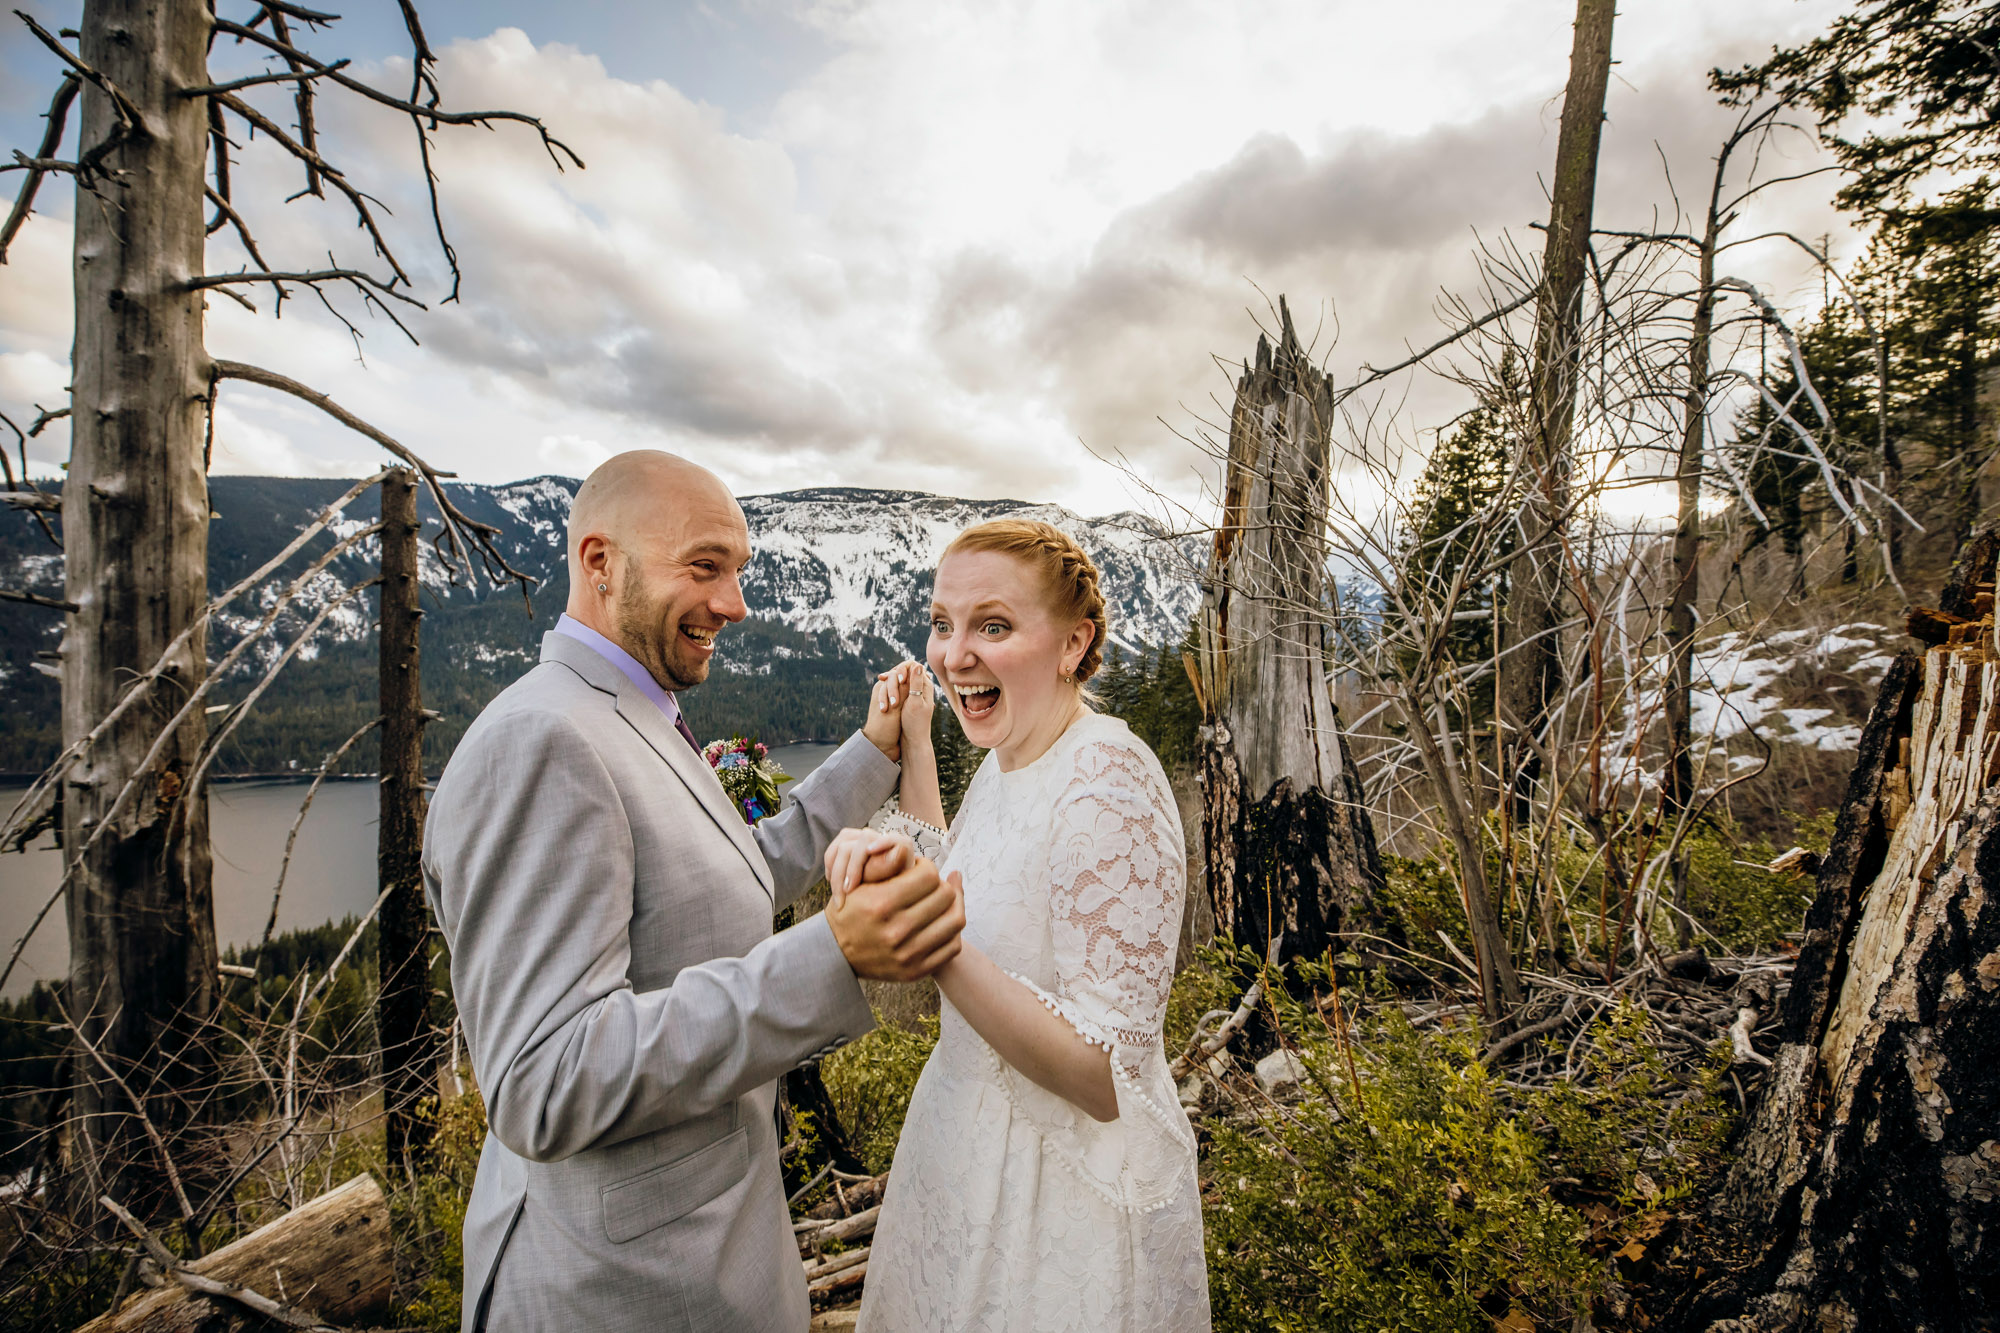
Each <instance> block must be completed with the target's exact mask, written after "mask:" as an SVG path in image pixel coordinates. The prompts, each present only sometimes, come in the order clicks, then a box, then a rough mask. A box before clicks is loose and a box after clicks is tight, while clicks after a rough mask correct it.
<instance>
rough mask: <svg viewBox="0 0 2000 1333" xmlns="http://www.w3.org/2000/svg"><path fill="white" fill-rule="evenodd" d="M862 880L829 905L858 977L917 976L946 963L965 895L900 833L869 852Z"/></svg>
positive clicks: (954, 948)
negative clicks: (887, 842) (881, 847)
mask: <svg viewBox="0 0 2000 1333" xmlns="http://www.w3.org/2000/svg"><path fill="white" fill-rule="evenodd" d="M862 876H863V882H862V883H860V884H858V885H856V886H854V887H852V888H850V889H848V890H847V891H846V892H845V893H841V892H840V891H839V888H838V886H836V889H835V895H836V896H835V900H834V901H832V902H829V903H828V904H827V908H826V918H827V924H828V925H830V926H832V927H833V938H834V941H835V943H837V944H839V945H840V951H841V953H843V954H845V955H846V956H847V964H848V966H849V967H852V968H853V969H854V974H855V975H856V976H859V977H868V978H870V979H872V980H875V981H915V980H917V979H918V978H919V977H927V976H929V975H930V974H931V973H933V972H935V971H936V970H937V969H938V968H940V967H942V966H944V964H945V963H947V962H949V961H950V960H951V959H952V958H953V957H954V956H955V955H956V954H957V953H958V950H959V938H958V936H959V932H960V931H962V930H964V929H965V896H964V894H963V893H962V892H961V891H960V889H959V887H958V885H957V883H956V882H955V881H953V882H949V883H947V882H941V881H940V880H939V879H938V873H937V867H936V866H935V865H933V864H931V862H930V861H928V860H926V859H925V858H923V857H921V856H918V855H917V854H916V851H915V849H914V848H912V847H911V846H910V844H909V843H908V842H907V841H906V840H904V839H901V838H896V839H891V840H890V845H889V846H887V847H885V848H883V849H882V850H880V851H876V852H873V853H871V854H870V855H869V856H868V858H867V861H866V863H865V865H864V866H863V868H862Z"/></svg>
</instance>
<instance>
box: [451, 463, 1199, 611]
mask: <svg viewBox="0 0 2000 1333" xmlns="http://www.w3.org/2000/svg"><path fill="white" fill-rule="evenodd" d="M576 485H577V483H576V482H574V481H571V480H569V479H568V478H564V477H534V478H531V479H529V480H526V481H519V482H514V483H512V484H510V485H506V486H456V485H455V486H453V487H452V488H451V490H452V495H453V498H454V500H455V501H456V502H457V503H458V504H459V505H460V506H461V507H462V508H464V509H465V510H466V512H467V513H468V514H470V515H471V516H472V517H474V518H476V519H479V520H481V521H483V522H488V523H492V524H494V525H495V526H496V527H498V528H499V529H500V535H499V537H498V538H497V540H498V541H499V543H500V545H501V549H502V551H503V552H504V553H505V554H506V555H507V558H508V559H509V560H510V561H511V562H513V563H514V564H515V565H516V566H517V567H519V568H521V569H524V570H526V571H527V572H529V573H532V574H536V575H538V576H542V577H544V578H545V579H547V580H548V581H550V582H552V583H555V584H558V585H559V584H560V583H561V579H562V571H561V564H562V559H563V549H564V540H565V525H566V523H567V521H568V517H569V506H570V501H571V500H572V499H573V498H574V496H575V493H576ZM741 503H742V505H743V516H744V519H745V521H746V522H747V523H748V525H749V528H750V546H751V550H752V551H753V553H754V554H753V558H752V559H751V562H750V567H749V568H748V569H746V570H745V571H744V576H743V593H744V599H745V600H746V601H747V602H748V603H749V605H750V614H751V615H753V616H756V617H759V618H761V619H765V620H771V621H776V622H778V623H780V624H782V625H785V626H787V627H788V628H790V629H794V630H798V631H800V632H801V633H806V634H821V633H830V634H832V635H833V636H834V638H835V639H836V640H838V641H839V643H840V645H841V646H842V647H843V648H844V649H846V650H848V651H859V650H860V649H862V648H863V647H864V645H867V644H869V643H871V642H872V641H874V640H886V641H888V642H891V643H895V644H900V645H903V646H905V647H910V646H913V645H912V639H913V638H914V639H915V641H916V642H918V643H920V642H921V640H922V637H923V627H924V625H925V624H926V623H927V616H926V612H927V610H928V598H929V593H930V579H931V571H932V570H933V569H935V568H936V566H937V561H938V557H939V556H940V555H942V554H943V553H944V548H945V546H946V544H947V543H949V542H950V541H951V539H952V538H953V537H954V536H956V535H957V534H958V533H959V532H960V531H962V530H963V529H965V528H967V527H969V526H971V525H972V524H974V523H979V522H983V521H985V520H986V519H990V518H998V517H1000V516H1002V515H1016V514H1017V515H1020V516H1022V517H1025V518H1035V519H1041V520H1043V521H1045V522H1048V523H1052V524H1054V525H1055V526H1057V527H1059V528H1061V529H1062V530H1063V531H1065V532H1067V533H1069V534H1070V535H1071V536H1073V537H1074V538H1076V540H1077V542H1078V544H1080V545H1081V546H1082V547H1083V548H1084V549H1085V550H1086V551H1088V552H1090V555H1091V558H1092V559H1093V560H1095V561H1097V564H1098V568H1099V570H1100V571H1101V573H1102V576H1103V587H1104V593H1105V599H1106V601H1107V602H1108V603H1109V605H1110V613H1111V614H1110V618H1111V633H1112V637H1113V638H1114V639H1116V640H1119V641H1121V642H1123V643H1125V644H1127V645H1128V646H1136V645H1138V644H1142V643H1144V644H1159V643H1164V642H1169V641H1173V642H1178V641H1179V639H1180V636H1181V635H1182V634H1183V633H1185V632H1186V630H1187V625H1188V621H1189V620H1190V619H1191V618H1192V617H1193V615H1194V611H1195V604H1196V601H1197V599H1198V593H1197V591H1196V589H1195V586H1194V582H1193V578H1192V571H1193V569H1194V568H1195V561H1196V560H1197V559H1198V558H1199V555H1200V552H1199V550H1198V549H1197V547H1198V545H1199V544H1198V543H1196V544H1194V545H1189V544H1188V543H1187V542H1185V541H1175V540H1171V539H1167V538H1165V537H1164V535H1163V534H1162V532H1161V530H1160V529H1159V528H1158V527H1157V526H1156V525H1155V524H1154V523H1153V522H1152V520H1150V519H1148V518H1146V517H1144V516H1143V515H1140V514H1129V513H1128V514H1113V515H1109V516H1107V517H1103V518H1084V517H1081V516H1079V515H1077V514H1073V513H1071V512H1070V511H1069V510H1067V509H1064V508H1062V507H1061V506H1059V505H1049V504H1026V503H1023V502H1021V501H1018V500H959V499H954V498H951V497H949V496H942V495H926V494H924V493H922V492H920V491H883V490H863V489H858V488H849V487H823V488H819V489H813V490H801V491H785V492H781V493H778V494H774V495H752V496H746V497H744V498H743V500H742V501H741ZM425 557H426V566H425V582H426V584H427V585H431V584H432V582H433V580H434V579H435V580H436V581H437V583H438V584H442V582H443V572H442V570H435V571H434V570H433V568H432V566H433V565H434V563H435V562H434V560H433V559H432V558H431V555H430V552H429V551H428V550H426V552H425Z"/></svg>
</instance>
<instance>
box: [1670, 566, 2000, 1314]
mask: <svg viewBox="0 0 2000 1333" xmlns="http://www.w3.org/2000/svg"><path fill="white" fill-rule="evenodd" d="M1996 553H2000V538H1996V532H1995V531H1994V530H1989V531H1988V532H1986V533H1984V534H1982V535H1981V536H1979V537H1978V538H1976V539H1975V540H1974V541H1973V542H1972V543H1971V544H1970V545H1969V546H1968V548H1967V550H1966V552H1965V553H1964V555H1963V556H1962V557H1961V560H1960V562H1959V565H1958V567H1957V568H1956V569H1955V570H1954V573H1953V578H1952V584H1951V586H1950V587H1949V588H1948V589H1947V591H1946V594H1945V598H1944V610H1945V611H1947V612H1948V613H1949V614H1951V615H1952V616H1954V617H1960V618H1962V623H1960V624H1958V625H1956V626H1954V628H1953V630H1952V632H1951V635H1950V637H1949V639H1948V640H1947V642H1945V643H1943V644H1938V645H1935V646H1931V647H1928V648H1926V649H1925V650H1924V652H1923V653H1922V655H1921V656H1919V655H1918V654H1917V653H1916V652H1907V651H1906V652H1904V653H1903V654H1902V655H1901V656H1900V657H1899V658H1898V659H1897V661H1896V663H1895V664H1894V665H1893V666H1892V667H1891V668H1890V670H1889V672H1888V675H1887V676H1886V677H1885V679H1884V681H1883V684H1882V689H1881V693H1880V695H1879V696H1878V698H1877V700H1876V704H1875V710H1874V713H1873V715H1872V716H1871V717H1870V719H1869V721H1868V724H1867V726H1866V728H1865V729H1864V731H1863V734H1862V738H1861V743H1860V746H1859V749H1858V754H1857V760H1858V762H1857V764H1856V767H1855V771H1854V775H1853V778H1852V779H1851V781H1850V783H1849V786H1848V791H1847V797H1846V800H1845V802H1844V804H1843V805H1842V808H1841V811H1840V816H1839V820H1838V822H1837V824H1836V826H1835V830H1834V837H1833V843H1832V845H1831V847H1830V848H1829V849H1828V852H1827V856H1826V858H1825V861H1824V863H1823V864H1822V866H1821V870H1820V875H1819V883H1818V894H1817V897H1816V898H1815V900H1814V903H1813V906H1812V908H1811V910H1810V912H1809V913H1808V915H1807V918H1806V936H1805V941H1804V944H1803V947H1802V948H1801V950H1800V954H1799V961H1798V965H1797V968H1796V969H1795V971H1794V975H1793V980H1792V986H1791V990H1790V992H1789V993H1788V994H1787V996H1786V998H1785V1003H1784V1007H1783V1010H1782V1018H1783V1030H1782V1036H1781V1045H1780V1048H1779V1053H1778V1056H1777V1059H1776V1061H1775V1065H1774V1068H1773V1069H1772V1071H1771V1073H1770V1075H1769V1079H1768V1082H1767V1084H1766V1087H1765V1090H1764V1092H1763V1094H1762V1097H1761V1099H1760V1100H1759V1102H1758V1105H1757V1106H1756V1108H1755V1109H1754V1111H1753V1113H1752V1115H1751V1117H1750V1119H1749V1120H1748V1121H1747V1122H1746V1124H1745V1126H1744V1128H1743V1130H1742V1132H1741V1134H1740V1136H1739V1152H1738V1155H1737V1157H1736V1160H1735V1161H1734V1162H1733V1164H1732V1166H1731V1168H1730V1171H1729V1173H1728V1175H1727V1176H1726V1177H1725V1178H1724V1179H1723V1181H1722V1182H1721V1185H1720V1188H1719V1189H1718V1191H1717V1193H1716V1195H1715V1197H1714V1199H1713V1201H1712V1205H1711V1208H1710V1214H1709V1219H1708V1231H1709V1234H1708V1235H1707V1236H1705V1237H1703V1238H1702V1240H1701V1243H1700V1244H1699V1245H1698V1246H1696V1247H1695V1248H1697V1249H1699V1250H1700V1251H1701V1252H1702V1262H1703V1265H1704V1267H1705V1269H1706V1271H1707V1273H1708V1274H1709V1275H1710V1277H1709V1280H1708V1282H1707V1284H1706V1285H1704V1286H1700V1287H1699V1288H1698V1289H1697V1290H1696V1292H1695V1294H1694V1295H1693V1296H1692V1298H1691V1299H1687V1300H1685V1301H1684V1302H1683V1303H1682V1304H1681V1305H1680V1307H1679V1308H1678V1309H1677V1310H1676V1312H1675V1317H1674V1318H1673V1319H1671V1320H1670V1321H1668V1322H1669V1326H1672V1327H1680V1328H1687V1329H1708V1330H1712V1331H1713V1333H1789V1331H1790V1330H1795V1329H1813V1330H1821V1329H1834V1330H1859V1329H1908V1330H1917V1329H1990V1328H1996V1327H2000V1263H1996V1262H1995V1254H1994V1249H1995V1245H1996V1243H2000V640H1996V638H1995V633H1994V622H1993V614H1992V611H1993V584H1994V577H1995V557H1996ZM1718 1269H1720V1272H1721V1276H1720V1277H1719V1278H1718V1277H1715V1276H1713V1275H1714V1274H1715V1273H1716V1272H1717V1270H1718ZM1697 1271H1700V1270H1697Z"/></svg>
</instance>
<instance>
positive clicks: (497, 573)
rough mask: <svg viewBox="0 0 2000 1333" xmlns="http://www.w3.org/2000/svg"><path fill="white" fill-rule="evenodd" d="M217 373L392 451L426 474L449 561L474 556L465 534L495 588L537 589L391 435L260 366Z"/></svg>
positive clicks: (493, 532) (485, 528) (223, 367)
mask: <svg viewBox="0 0 2000 1333" xmlns="http://www.w3.org/2000/svg"><path fill="white" fill-rule="evenodd" d="M215 373H216V374H217V375H218V376H220V377H221V378H223V379H235V380H243V381H245V382H246V383H250V384H261V385H263V386H264V387H265V388H267V389H277V390H279V391H280V392H282V393H288V394H290V395H292V396H293V397H294V398H298V399H300V400H302V401H304V402H308V403H311V404H312V405H313V406H314V407H317V408H318V409H319V410H320V411H322V412H324V413H326V414H327V415H328V416H330V417H332V418H333V419H334V420H335V421H338V422H339V423H340V424H341V425H343V426H346V427H347V428H348V429H349V430H352V431H356V432H358V433H359V434H362V435H366V436H367V437H368V438H369V439H371V440H373V441H375V443H377V444H379V445H381V446H382V447H383V448H384V449H387V450H388V451H389V452H390V453H392V454H394V455H395V456H396V457H398V458H400V459H402V460H403V461H404V462H405V463H408V464H409V465H410V466H411V467H413V468H415V469H416V470H417V471H418V472H419V473H421V474H422V476H423V478H424V484H425V486H426V487H427V488H428V489H429V491H430V493H431V498H432V500H434V501H435V502H436V503H437V506H438V512H439V513H440V514H442V515H443V516H444V522H445V531H444V536H443V537H441V538H440V539H439V542H440V546H439V549H440V553H441V554H444V555H447V557H449V556H452V555H459V554H461V553H463V554H469V552H462V548H461V547H460V544H459V542H458V539H457V537H456V535H455V533H456V532H457V531H460V530H462V531H465V532H467V533H469V534H470V544H471V545H472V546H473V547H476V548H477V550H478V552H479V556H480V560H481V562H482V563H483V564H484V565H485V567H486V572H487V576H488V577H489V578H491V579H493V581H494V582H495V583H499V582H501V581H503V580H512V581H513V582H514V583H516V584H518V585H519V586H520V589H521V595H522V597H523V599H525V598H526V597H527V594H528V590H529V589H530V588H532V587H533V586H534V585H535V583H536V582H537V580H536V579H535V576H534V575H532V574H528V573H524V572H522V571H521V570H518V569H515V568H514V567H513V566H512V565H510V564H508V563H507V559H506V557H504V556H502V555H501V554H500V549H499V547H497V546H496V545H494V543H493V538H494V537H496V536H498V535H499V532H500V529H498V528H496V527H494V526H493V525H492V524H490V523H481V522H478V521H477V520H475V519H473V518H470V517H468V516H467V515H466V514H465V513H464V511H462V510H461V509H459V507H458V506H457V505H455V504H453V503H452V501H451V497H450V496H449V495H447V494H445V489H444V482H443V481H442V479H440V478H439V476H438V474H437V471H436V469H434V468H433V467H431V465H430V464H429V463H427V462H425V461H424V460H423V459H422V458H419V457H418V456H417V455H416V453H415V452H414V451H412V450H411V449H409V448H408V447H407V446H405V445H403V444H401V443H400V442H398V441H397V440H395V439H394V438H392V437H391V436H390V435H388V434H387V433H386V432H384V431H382V430H379V429H377V428H376V427H374V426H371V425H369V424H368V423H367V422H366V421H363V420H362V419H361V418H360V417H357V416H355V415H354V414H353V413H352V412H350V411H348V410H347V409H346V408H344V407H342V406H341V405H340V404H338V403H336V402H334V401H333V399H331V398H329V397H327V396H326V395H325V394H323V393H321V392H319V390H317V389H310V388H307V387H306V386H305V385H303V384H301V383H299V382H298V381H297V380H295V379H292V378H290V377H289V376H286V375H280V374H279V373H278V372H276V371H275V370H265V369H263V368H262V367H261V366H252V365H246V364H245V363H243V362H241V361H217V362H216V363H215ZM446 542H449V545H448V546H447V545H445V543H446Z"/></svg>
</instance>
